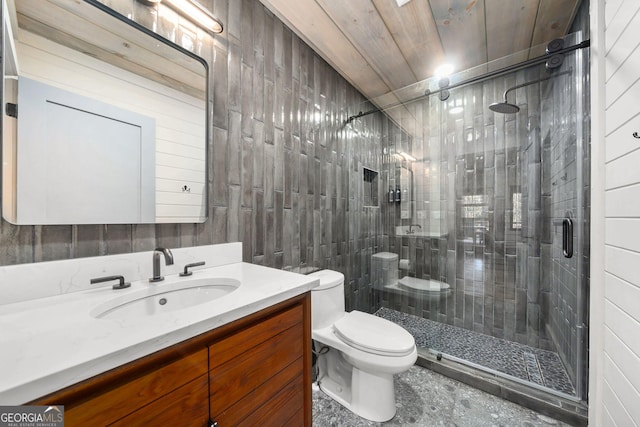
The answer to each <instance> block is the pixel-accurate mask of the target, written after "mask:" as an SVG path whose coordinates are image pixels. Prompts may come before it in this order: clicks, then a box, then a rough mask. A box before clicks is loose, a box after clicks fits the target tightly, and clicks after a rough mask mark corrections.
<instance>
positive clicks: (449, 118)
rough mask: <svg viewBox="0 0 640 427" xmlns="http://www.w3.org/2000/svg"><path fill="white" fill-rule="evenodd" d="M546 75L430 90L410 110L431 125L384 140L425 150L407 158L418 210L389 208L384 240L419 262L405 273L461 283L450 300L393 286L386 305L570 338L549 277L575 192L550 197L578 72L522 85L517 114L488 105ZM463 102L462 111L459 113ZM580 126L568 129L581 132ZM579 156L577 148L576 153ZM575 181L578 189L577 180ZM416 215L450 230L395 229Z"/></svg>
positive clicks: (532, 339) (510, 333)
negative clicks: (556, 210)
mask: <svg viewBox="0 0 640 427" xmlns="http://www.w3.org/2000/svg"><path fill="white" fill-rule="evenodd" d="M570 56H571V55H567V59H566V61H567V62H569V61H570V59H569V57H570ZM545 76H546V73H545V72H544V71H542V70H541V68H540V66H538V67H536V68H532V69H528V70H523V71H519V72H517V73H514V74H511V75H508V76H506V77H500V78H496V79H493V80H490V81H487V82H484V83H481V84H476V85H473V86H469V87H463V88H460V89H455V90H453V91H452V92H451V97H450V98H449V100H447V101H446V102H441V101H440V100H439V99H438V97H437V96H431V97H429V99H428V100H426V101H423V102H420V103H416V105H412V106H410V108H411V109H412V112H413V116H414V117H416V123H417V124H418V125H417V126H416V128H418V129H422V133H420V134H417V135H413V136H412V137H411V138H409V137H407V136H405V137H404V139H405V141H404V142H401V143H400V144H399V143H398V141H399V140H400V141H401V140H402V138H403V137H396V138H395V139H385V138H383V140H382V141H383V145H384V148H385V149H386V150H388V151H389V152H391V153H393V152H399V151H407V150H408V151H407V152H409V153H410V154H411V155H413V157H415V158H417V161H415V162H406V161H402V165H403V166H404V167H408V168H411V170H412V172H413V176H414V181H415V183H416V184H415V186H414V189H413V191H414V195H413V200H414V203H415V206H414V209H413V215H412V218H410V219H401V218H400V216H399V212H398V208H397V206H396V204H389V203H387V204H383V211H384V213H383V215H384V220H385V224H384V232H385V236H384V239H383V248H384V250H386V251H389V252H394V253H397V254H399V256H400V258H405V259H408V260H409V261H410V268H409V270H407V271H400V276H402V275H404V274H408V275H410V276H415V277H419V278H424V279H434V280H439V281H441V282H445V283H448V284H449V285H450V286H451V293H450V295H448V296H446V297H443V298H422V297H421V295H419V294H416V293H413V294H412V293H410V292H384V293H382V295H381V298H382V305H383V306H386V307H390V308H393V309H396V310H399V311H402V312H405V313H410V314H415V315H418V316H421V317H425V318H429V319H432V320H436V321H439V322H443V323H448V324H452V325H455V326H459V327H464V328H466V329H470V330H474V331H477V332H481V333H485V334H489V335H492V336H495V337H499V338H505V339H508V340H512V341H516V342H520V343H524V344H528V345H531V346H535V347H539V348H543V349H553V350H555V349H556V347H558V346H561V345H562V343H561V342H559V341H558V342H555V343H554V342H552V341H551V339H550V336H549V334H548V333H547V327H551V325H550V323H552V321H551V319H553V318H554V316H555V317H556V318H557V317H558V316H557V313H558V310H559V308H558V307H557V304H556V301H557V300H558V297H557V285H555V286H556V287H555V288H554V287H553V285H552V277H551V271H552V268H551V265H552V264H551V262H552V259H551V258H552V256H555V257H557V255H558V254H557V249H556V246H557V245H558V240H557V239H558V237H557V236H555V239H556V240H555V244H554V234H553V232H554V230H553V228H552V225H551V224H552V222H551V221H552V218H551V206H552V203H551V201H552V195H553V196H554V197H556V199H558V200H563V201H564V202H567V203H568V202H569V201H568V200H567V198H566V197H565V194H560V193H554V194H552V186H553V182H552V181H553V179H554V177H553V176H550V173H551V172H553V171H551V170H550V169H545V167H549V165H551V164H552V162H549V160H550V157H551V154H552V153H553V147H554V146H558V145H559V144H560V143H564V142H563V141H566V135H564V136H563V135H560V134H559V133H558V132H557V131H554V132H551V129H557V125H558V123H559V122H560V121H562V120H564V119H565V118H566V117H568V115H569V114H570V113H573V114H574V115H575V108H574V109H572V108H571V107H572V104H570V101H569V100H568V97H569V96H570V95H571V96H573V98H574V99H575V93H573V92H572V93H570V94H567V93H566V90H565V91H562V90H560V88H564V87H567V86H569V87H571V86H572V82H573V81H575V79H576V78H577V77H576V76H572V77H569V76H560V77H558V78H556V79H555V81H554V83H550V82H543V83H536V84H532V85H529V86H527V87H525V88H522V89H519V90H517V91H516V93H513V92H512V93H511V94H510V101H513V98H511V97H515V99H516V104H517V105H519V106H520V108H521V110H520V112H519V113H518V114H513V115H505V114H497V113H494V112H492V111H490V110H489V108H488V106H489V105H490V104H491V103H493V102H496V101H498V100H502V97H503V92H504V91H505V90H506V89H507V88H510V87H513V86H515V85H519V84H522V83H525V82H531V81H534V80H536V79H538V78H541V77H545ZM571 79H573V80H571ZM570 91H571V90H570ZM458 105H463V106H464V111H463V112H461V113H452V112H451V109H452V107H454V106H458ZM573 107H575V105H574V104H573ZM573 125H575V123H573ZM570 126H571V124H567V125H566V126H565V132H567V133H571V130H572V128H571V127H570ZM574 132H575V131H574ZM564 155H566V156H570V155H571V153H569V152H567V153H565V154H564ZM575 155H576V153H575V149H574V152H573V156H574V157H573V159H574V160H575ZM545 157H546V158H545ZM551 160H552V159H551ZM399 165H400V161H399V160H398V159H396V160H393V159H391V160H390V161H388V162H386V163H385V172H386V173H388V174H389V176H391V175H392V174H393V173H394V170H395V169H396V168H397V167H398V166H399ZM574 166H575V164H573V165H571V164H569V163H563V164H556V166H555V167H556V168H558V167H559V168H561V169H562V170H563V171H562V173H565V172H566V171H564V169H565V168H568V169H570V168H572V167H574ZM554 171H555V173H556V174H559V175H558V176H556V178H558V177H560V176H561V175H562V173H560V170H559V169H558V170H554ZM434 174H437V179H438V180H439V183H438V184H437V185H436V186H433V185H430V184H429V181H432V180H434V179H435V176H434ZM574 176H575V172H574ZM572 184H573V188H574V193H575V180H574V181H573V183H572ZM383 187H384V184H383ZM553 188H556V187H553ZM557 188H559V187H557ZM565 189H566V190H567V191H568V187H565ZM556 191H557V190H556ZM416 193H418V194H416ZM434 202H435V205H436V206H438V208H437V209H436V211H437V212H434V209H433V207H432V206H433V204H434ZM421 211H422V212H421ZM433 221H437V222H439V224H438V227H433V226H432V225H433V224H432V222H433ZM412 223H417V224H421V226H422V229H424V230H434V229H435V230H437V229H440V230H441V234H440V236H433V237H420V236H417V237H416V236H409V235H406V234H400V235H398V234H396V232H395V231H396V230H395V227H396V226H398V225H402V226H408V225H409V224H412ZM568 280H569V278H568V277H567V287H568V286H569V281H568ZM574 290H575V286H574ZM553 292H556V294H555V295H556V296H553V295H554V294H553ZM574 294H575V292H574ZM554 298H555V301H551V300H553V299H554Z"/></svg>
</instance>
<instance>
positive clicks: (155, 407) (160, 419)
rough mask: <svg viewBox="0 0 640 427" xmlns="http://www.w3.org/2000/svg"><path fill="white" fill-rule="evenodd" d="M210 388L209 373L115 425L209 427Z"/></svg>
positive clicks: (123, 426) (130, 426)
mask: <svg viewBox="0 0 640 427" xmlns="http://www.w3.org/2000/svg"><path fill="white" fill-rule="evenodd" d="M208 388H209V379H208V377H207V375H206V374H205V375H202V376H200V377H198V378H196V379H195V380H193V381H191V382H189V383H187V384H185V385H183V386H182V387H179V388H178V389H176V390H174V391H172V392H171V393H169V394H167V395H166V396H163V397H161V398H160V399H158V400H155V401H154V402H153V403H151V404H149V405H147V406H143V407H142V408H140V409H139V410H137V411H136V412H134V413H132V414H130V415H128V416H126V417H124V418H122V419H120V420H118V421H116V422H115V423H113V424H112V425H113V426H118V427H135V426H151V425H156V426H180V427H206V426H207V425H208V423H207V422H208V420H209V404H208V399H209V394H208V393H209V390H208Z"/></svg>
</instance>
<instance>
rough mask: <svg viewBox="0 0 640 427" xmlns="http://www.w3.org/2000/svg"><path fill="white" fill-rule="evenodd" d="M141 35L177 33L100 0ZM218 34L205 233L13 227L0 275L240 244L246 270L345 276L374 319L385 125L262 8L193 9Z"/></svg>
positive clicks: (142, 11)
mask: <svg viewBox="0 0 640 427" xmlns="http://www.w3.org/2000/svg"><path fill="white" fill-rule="evenodd" d="M104 3H106V4H107V5H109V6H111V7H112V8H114V9H116V10H118V11H119V12H121V13H122V14H124V15H131V16H133V19H135V20H136V21H137V22H139V23H141V24H142V25H145V26H148V27H150V28H151V27H152V26H153V24H154V22H155V23H157V28H158V31H159V32H160V33H161V34H163V35H170V34H172V33H174V32H176V31H177V33H176V34H177V36H178V39H179V37H180V34H179V31H180V29H177V30H176V28H175V26H173V24H171V23H168V22H164V21H162V20H161V19H160V18H158V16H157V13H155V11H154V9H152V8H149V7H147V6H144V5H142V4H141V3H139V2H137V1H134V0H104ZM200 3H202V4H203V5H204V6H205V7H208V8H209V9H210V10H212V11H213V13H214V14H215V15H216V16H218V17H219V18H220V19H221V20H222V21H223V23H224V27H225V31H224V33H223V34H221V35H218V36H216V37H215V39H214V40H213V42H211V41H209V43H204V44H203V45H202V46H199V47H198V48H197V49H198V51H197V53H198V54H200V55H201V56H203V57H204V58H205V59H206V60H207V61H208V63H209V66H210V71H211V82H210V83H211V85H210V86H211V90H212V94H213V101H212V116H211V135H212V138H211V140H210V141H209V145H208V148H209V156H210V160H211V161H210V163H209V164H210V168H209V203H210V205H209V207H208V219H207V221H206V222H205V223H203V224H159V225H72V226H14V225H11V224H9V223H7V222H6V221H2V222H0V264H1V265H8V264H17V263H30V262H38V261H49V260H57V259H67V258H75V257H86V256H97V255H107V254H116V253H127V252H137V251H147V250H152V249H153V248H154V247H156V246H166V247H169V248H176V247H185V246H194V245H205V244H212V243H223V242H232V241H242V242H243V246H244V254H243V259H244V260H245V261H248V262H253V263H257V264H263V265H267V266H272V267H276V268H286V269H291V270H298V271H300V270H304V269H305V268H306V267H314V268H332V269H336V270H339V271H342V272H344V273H345V275H346V289H347V295H346V296H347V307H348V309H354V308H358V309H361V310H365V311H368V310H371V309H372V307H373V302H372V300H371V298H372V295H371V292H370V287H369V279H368V277H369V263H370V256H371V254H372V253H373V252H374V251H377V249H376V248H377V246H378V240H379V236H380V235H381V227H382V225H381V224H382V221H381V217H380V210H379V209H378V208H364V207H363V200H362V198H363V172H362V169H363V167H365V166H366V167H368V168H369V169H372V170H376V171H378V170H380V159H381V150H380V137H381V132H382V127H383V123H384V124H385V126H388V122H387V121H385V120H383V119H382V117H383V116H382V115H381V114H374V115H371V116H367V117H365V118H362V119H360V120H357V121H355V122H354V123H352V124H350V125H345V124H344V123H345V120H346V119H347V117H349V116H350V115H352V114H354V113H357V112H358V111H361V110H366V109H368V108H370V107H368V106H367V105H363V104H364V102H365V99H364V98H363V97H362V95H361V94H360V93H358V92H357V91H356V90H355V89H354V88H353V87H352V86H351V85H350V84H348V83H347V82H346V81H345V80H344V79H343V78H342V77H341V76H340V75H338V73H337V72H336V71H334V70H333V69H332V68H331V67H330V66H329V65H328V64H327V63H326V62H325V61H323V60H322V58H320V57H319V56H318V55H317V54H316V53H315V52H313V51H312V50H311V48H310V47H309V46H307V45H306V44H305V43H304V42H302V41H301V40H300V39H299V38H298V37H297V36H296V35H295V34H293V33H292V31H291V30H290V29H289V28H287V27H286V26H285V25H284V24H283V23H282V22H281V21H280V20H279V19H278V18H276V17H275V16H274V15H273V14H272V13H270V12H269V11H268V10H266V9H265V8H264V6H263V5H262V4H261V3H260V2H259V1H258V0H206V1H200Z"/></svg>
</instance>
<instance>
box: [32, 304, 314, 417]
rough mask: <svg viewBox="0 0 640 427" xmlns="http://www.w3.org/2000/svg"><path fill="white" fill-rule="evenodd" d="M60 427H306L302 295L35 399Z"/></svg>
mask: <svg viewBox="0 0 640 427" xmlns="http://www.w3.org/2000/svg"><path fill="white" fill-rule="evenodd" d="M29 404H33V405H49V404H51V405H54V404H56V405H64V406H65V425H66V426H68V427H69V426H87V425H93V426H100V425H115V426H138V425H140V426H142V425H146V426H148V425H152V423H153V424H155V425H175V426H181V427H182V426H194V427H205V426H209V425H210V423H211V422H212V421H213V422H217V423H218V426H219V427H227V426H242V425H247V426H254V425H260V426H270V425H273V426H282V425H287V426H311V303H310V296H309V294H308V293H307V294H304V295H301V296H298V297H295V298H292V299H290V300H287V301H284V302H282V303H280V304H277V305H275V306H272V307H269V308H267V309H264V310H262V311H260V312H258V313H255V314H252V315H250V316H247V317H245V318H242V319H239V320H237V321H235V322H232V323H230V324H227V325H224V326H221V327H219V328H216V329H214V330H212V331H209V332H207V333H204V334H202V335H199V336H197V337H194V338H192V339H190V340H187V341H185V342H182V343H180V344H176V345H174V346H172V347H169V348H167V349H164V350H161V351H159V352H157V353H154V354H152V355H149V356H146V357H144V358H141V359H139V360H136V361H133V362H131V363H128V364H126V365H124V366H121V367H119V368H116V369H113V370H111V371H109V372H106V373H103V374H101V375H98V376H96V377H94V378H90V379H88V380H86V381H83V382H81V383H79V384H76V385H74V386H71V387H68V388H66V389H63V390H61V391H59V392H56V393H53V394H51V395H48V396H45V397H43V398H40V399H37V400H35V401H33V402H30V403H29Z"/></svg>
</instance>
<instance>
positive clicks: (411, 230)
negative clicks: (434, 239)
mask: <svg viewBox="0 0 640 427" xmlns="http://www.w3.org/2000/svg"><path fill="white" fill-rule="evenodd" d="M413 227H418V228H419V229H421V230H422V226H421V225H420V224H409V229H408V230H407V234H413V233H414V232H413Z"/></svg>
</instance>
